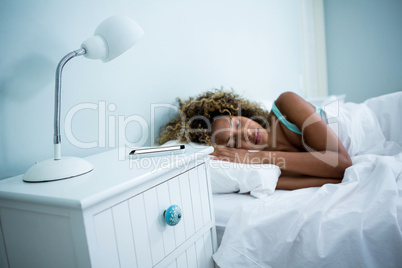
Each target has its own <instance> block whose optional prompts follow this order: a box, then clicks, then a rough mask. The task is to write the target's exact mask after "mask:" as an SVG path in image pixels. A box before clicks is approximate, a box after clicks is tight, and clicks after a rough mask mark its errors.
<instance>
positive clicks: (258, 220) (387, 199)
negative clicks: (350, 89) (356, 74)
mask: <svg viewBox="0 0 402 268" xmlns="http://www.w3.org/2000/svg"><path fill="white" fill-rule="evenodd" d="M377 103H387V104H390V103H391V104H392V103H393V104H394V105H396V107H394V109H393V110H392V109H389V108H390V107H387V108H388V110H387V109H386V110H382V111H380V110H378V109H379V108H381V107H383V106H380V105H377ZM400 107H402V93H397V94H393V95H389V96H384V97H381V98H379V99H377V100H371V101H370V105H369V108H370V109H371V111H370V113H357V115H358V116H361V118H360V120H368V121H365V122H368V123H370V122H374V121H372V119H373V116H375V117H376V118H377V119H376V120H378V121H379V122H378V123H379V125H381V128H382V131H383V133H384V135H385V138H384V139H378V138H375V139H374V140H370V139H366V140H364V138H365V137H366V136H365V135H363V134H364V133H361V132H360V131H361V130H364V131H368V128H362V129H361V130H359V129H358V126H353V130H354V132H353V133H349V134H350V135H352V136H353V137H352V139H351V140H350V142H351V143H350V145H351V147H349V149H351V150H354V152H355V154H354V156H352V162H353V165H352V166H351V167H350V168H348V169H347V170H346V173H345V176H344V179H343V181H342V183H341V184H327V185H324V186H323V187H321V188H310V189H301V190H296V191H289V192H286V193H283V194H280V195H277V194H274V195H272V196H269V197H266V198H263V199H256V200H252V201H249V202H246V203H244V204H241V205H240V206H239V207H237V208H236V209H235V211H234V212H233V213H232V216H231V217H230V219H229V221H228V222H227V224H226V229H225V233H224V236H223V238H222V242H221V246H220V247H219V249H218V251H217V252H216V253H215V254H214V256H213V257H214V260H215V261H216V263H217V264H218V265H219V266H220V267H222V268H224V267H401V264H402V229H401V226H402V148H401V146H400V140H401V139H400V137H402V120H401V118H400V116H401V114H400V113H399V112H398V111H399V110H401V108H400ZM354 108H358V107H353V109H354ZM366 108H367V107H364V109H366ZM355 115H356V114H355ZM368 116H371V118H368ZM382 118H387V120H389V121H387V122H394V123H392V124H389V123H384V122H382ZM370 124H371V123H370ZM368 125H369V124H366V125H365V127H366V126H368ZM384 126H387V127H386V128H385V129H384ZM395 132H396V133H395ZM369 134H371V136H373V135H374V134H375V135H377V134H378V131H377V132H376V133H374V131H373V132H370V133H369ZM368 136H370V135H368ZM389 137H396V138H397V140H396V142H392V141H389V139H390V138H389ZM353 139H359V140H358V141H357V142H355V141H354V140H353ZM356 145H357V146H358V147H356ZM356 148H357V149H356ZM358 148H363V149H364V150H365V151H364V152H363V153H360V152H359V149H358Z"/></svg>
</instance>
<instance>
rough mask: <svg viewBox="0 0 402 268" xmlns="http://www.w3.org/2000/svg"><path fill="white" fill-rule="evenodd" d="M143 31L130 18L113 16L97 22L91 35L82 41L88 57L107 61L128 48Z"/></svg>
mask: <svg viewBox="0 0 402 268" xmlns="http://www.w3.org/2000/svg"><path fill="white" fill-rule="evenodd" d="M143 34H144V31H143V30H142V29H141V27H140V26H139V25H138V24H137V23H136V22H135V21H134V20H132V19H131V18H129V17H125V16H113V17H110V18H108V19H106V20H104V21H103V22H101V23H100V24H99V26H98V27H97V28H96V30H95V34H94V36H93V37H90V38H88V39H87V40H85V41H84V43H82V45H81V47H82V48H84V49H85V51H86V53H85V54H84V55H85V56H86V57H87V58H90V59H101V60H102V61H103V62H108V61H111V60H113V59H114V58H116V57H118V56H119V55H120V54H122V53H123V52H125V51H126V50H128V49H129V48H130V47H132V46H133V45H134V44H135V43H137V42H138V40H139V39H141V37H142V36H143Z"/></svg>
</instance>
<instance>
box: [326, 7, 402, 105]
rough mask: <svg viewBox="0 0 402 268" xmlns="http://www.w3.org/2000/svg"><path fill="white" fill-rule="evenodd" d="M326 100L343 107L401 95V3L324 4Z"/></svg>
mask: <svg viewBox="0 0 402 268" xmlns="http://www.w3.org/2000/svg"><path fill="white" fill-rule="evenodd" d="M324 13H325V26H326V27H325V30H326V46H327V64H328V89H329V93H330V94H347V101H354V102H361V101H364V100H365V99H367V98H370V97H374V96H378V95H381V94H386V93H391V92H395V91H401V90H402V1H401V0H324Z"/></svg>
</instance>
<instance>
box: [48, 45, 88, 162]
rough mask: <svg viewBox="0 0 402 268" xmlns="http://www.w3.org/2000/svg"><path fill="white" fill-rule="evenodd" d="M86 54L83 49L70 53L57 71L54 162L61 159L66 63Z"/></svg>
mask: <svg viewBox="0 0 402 268" xmlns="http://www.w3.org/2000/svg"><path fill="white" fill-rule="evenodd" d="M85 53H86V51H85V49H83V48H81V49H78V50H75V51H73V52H70V53H68V54H67V55H66V56H64V58H62V59H61V61H60V62H59V64H58V65H57V69H56V87H55V94H54V95H55V98H54V136H53V144H54V160H59V159H61V150H60V144H61V135H60V111H61V77H62V72H63V67H64V65H66V63H67V62H68V61H69V60H71V59H72V58H74V57H77V56H81V55H84V54H85Z"/></svg>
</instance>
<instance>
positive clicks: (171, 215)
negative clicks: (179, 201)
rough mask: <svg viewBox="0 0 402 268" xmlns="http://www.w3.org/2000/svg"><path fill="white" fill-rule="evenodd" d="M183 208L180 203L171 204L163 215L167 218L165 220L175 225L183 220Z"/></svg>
mask: <svg viewBox="0 0 402 268" xmlns="http://www.w3.org/2000/svg"><path fill="white" fill-rule="evenodd" d="M181 216H182V215H181V208H180V207H179V206H178V205H171V206H170V207H169V208H168V209H167V210H165V212H164V213H163V217H164V218H165V222H166V223H167V224H168V225H170V226H175V225H176V224H178V223H179V222H180V220H181Z"/></svg>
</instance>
